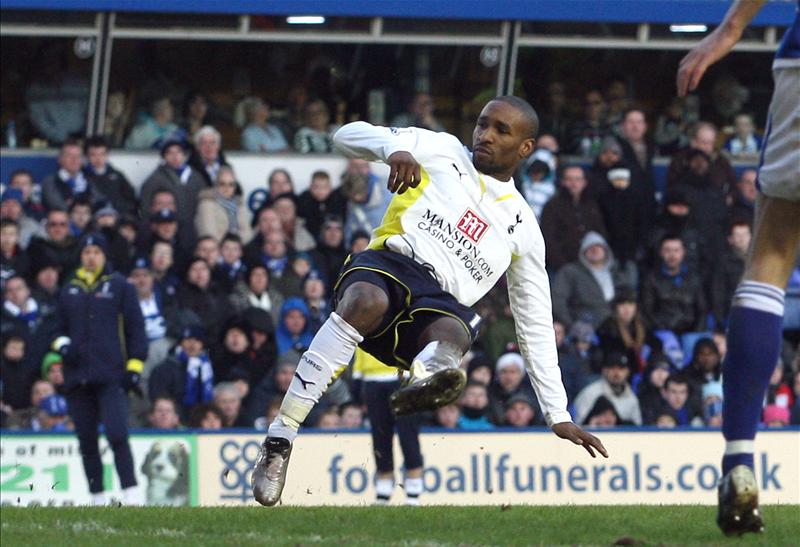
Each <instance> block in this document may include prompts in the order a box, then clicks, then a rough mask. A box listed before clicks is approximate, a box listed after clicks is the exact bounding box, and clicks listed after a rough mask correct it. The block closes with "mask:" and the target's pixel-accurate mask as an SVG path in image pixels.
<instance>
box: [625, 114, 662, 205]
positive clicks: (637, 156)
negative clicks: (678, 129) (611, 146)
mask: <svg viewBox="0 0 800 547" xmlns="http://www.w3.org/2000/svg"><path fill="white" fill-rule="evenodd" d="M619 129H620V131H619V136H618V137H617V140H618V141H619V144H620V146H621V147H622V159H623V161H624V162H625V167H627V168H628V169H630V171H631V176H630V181H631V182H630V184H631V186H633V187H634V188H635V189H637V190H639V191H641V192H642V194H643V195H644V196H648V197H649V200H648V201H647V203H646V204H645V205H646V206H647V208H648V214H652V213H653V211H654V209H655V201H654V200H655V198H654V196H655V193H656V187H655V182H654V181H653V156H654V155H655V145H654V144H653V143H652V142H651V141H650V140H649V139H648V138H647V119H646V118H645V115H644V111H643V110H641V109H639V108H628V109H627V110H625V111H624V112H623V113H622V123H621V124H620V126H619Z"/></svg>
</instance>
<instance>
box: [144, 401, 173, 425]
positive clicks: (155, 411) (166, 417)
mask: <svg viewBox="0 0 800 547" xmlns="http://www.w3.org/2000/svg"><path fill="white" fill-rule="evenodd" d="M147 420H148V422H149V423H150V427H152V428H153V429H163V430H177V429H181V419H180V417H179V416H178V412H177V410H176V408H175V401H174V400H172V399H170V398H169V397H156V398H155V399H154V400H153V404H152V406H151V407H150V413H149V414H148V415H147Z"/></svg>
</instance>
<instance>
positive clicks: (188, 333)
mask: <svg viewBox="0 0 800 547" xmlns="http://www.w3.org/2000/svg"><path fill="white" fill-rule="evenodd" d="M186 338H194V339H196V340H200V341H201V342H202V343H204V344H205V343H206V329H204V328H203V327H202V326H200V325H188V326H186V327H183V329H181V337H180V339H181V340H185V339H186Z"/></svg>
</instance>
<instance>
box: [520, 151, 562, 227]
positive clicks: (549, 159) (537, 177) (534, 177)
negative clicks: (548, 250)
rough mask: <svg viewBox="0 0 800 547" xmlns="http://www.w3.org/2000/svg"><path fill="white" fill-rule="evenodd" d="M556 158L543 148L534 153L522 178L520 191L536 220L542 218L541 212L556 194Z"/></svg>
mask: <svg viewBox="0 0 800 547" xmlns="http://www.w3.org/2000/svg"><path fill="white" fill-rule="evenodd" d="M555 171H556V158H555V155H554V154H553V153H552V152H550V151H549V150H546V149H544V148H540V149H538V150H536V151H534V153H533V155H531V160H530V163H529V164H528V167H527V169H526V170H525V175H524V176H523V177H522V184H521V191H522V195H523V196H524V197H525V201H526V202H527V203H528V205H530V207H531V209H532V210H533V213H534V214H535V215H536V218H537V219H541V218H542V210H543V209H544V206H545V204H546V203H547V202H548V201H550V198H552V197H553V194H555V193H556V185H555Z"/></svg>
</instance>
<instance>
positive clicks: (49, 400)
mask: <svg viewBox="0 0 800 547" xmlns="http://www.w3.org/2000/svg"><path fill="white" fill-rule="evenodd" d="M37 417H38V424H39V427H38V429H36V430H37V431H41V432H62V431H72V430H73V429H74V426H73V425H72V422H71V421H70V419H69V416H68V415H67V400H66V399H64V397H62V396H61V395H58V394H55V395H49V396H47V397H45V398H44V399H42V401H41V402H40V403H39V412H38V416H37Z"/></svg>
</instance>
